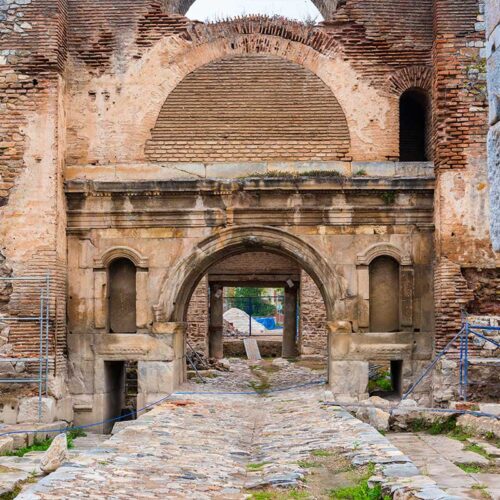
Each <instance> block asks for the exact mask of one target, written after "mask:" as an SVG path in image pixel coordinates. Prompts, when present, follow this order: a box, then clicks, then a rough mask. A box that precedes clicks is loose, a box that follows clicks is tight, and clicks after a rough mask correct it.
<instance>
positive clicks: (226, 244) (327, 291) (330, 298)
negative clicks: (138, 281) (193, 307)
mask: <svg viewBox="0 0 500 500" xmlns="http://www.w3.org/2000/svg"><path fill="white" fill-rule="evenodd" d="M248 251H263V252H270V253H276V254H279V255H282V256H285V257H288V258H290V259H291V260H293V261H294V262H296V263H297V264H298V265H299V266H300V267H301V268H303V269H304V270H305V271H306V272H307V273H308V274H309V275H310V276H311V278H312V279H313V280H314V282H315V283H316V285H317V286H318V288H319V290H320V292H321V295H322V297H323V300H324V303H325V308H326V314H327V320H328V321H334V320H335V319H337V316H338V315H339V313H340V312H341V311H340V307H341V302H342V300H343V298H344V295H345V290H344V285H343V283H342V280H341V278H340V277H339V276H337V274H336V273H335V272H334V270H333V269H332V267H331V266H330V265H329V264H328V262H327V261H326V260H325V258H324V257H323V256H322V255H321V254H319V253H318V252H317V251H316V250H315V249H314V248H313V247H312V246H311V245H309V244H308V243H307V242H305V241H304V240H302V239H301V238H299V237H297V236H295V235H292V234H290V233H288V232H286V231H283V230H281V229H277V228H273V227H267V226H240V227H236V228H228V229H225V230H223V231H220V232H219V233H217V234H216V235H214V236H210V237H209V238H207V239H205V240H203V241H201V242H200V243H199V244H198V245H197V246H196V248H195V249H194V250H193V252H192V253H191V254H190V255H189V256H187V257H186V258H184V259H182V260H181V261H179V262H178V263H177V265H175V266H173V267H172V268H171V269H170V270H169V272H168V273H167V275H166V277H165V278H164V280H163V284H162V287H161V293H160V298H159V302H158V305H157V306H156V307H155V308H154V309H155V320H156V321H157V322H165V321H168V322H174V323H183V322H185V321H186V315H187V310H188V306H189V302H190V299H191V296H192V294H193V292H194V290H195V288H196V286H197V285H198V283H199V282H200V280H201V279H202V278H203V276H204V275H205V274H206V272H207V271H208V269H209V268H210V267H211V266H213V265H215V264H217V263H218V262H221V261H223V260H224V259H226V258H227V257H231V256H233V255H237V254H241V253H245V252H248Z"/></svg>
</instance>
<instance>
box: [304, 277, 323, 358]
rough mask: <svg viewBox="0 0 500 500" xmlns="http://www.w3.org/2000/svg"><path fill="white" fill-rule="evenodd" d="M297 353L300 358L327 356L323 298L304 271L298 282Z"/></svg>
mask: <svg viewBox="0 0 500 500" xmlns="http://www.w3.org/2000/svg"><path fill="white" fill-rule="evenodd" d="M299 328H300V335H299V352H300V354H301V355H302V356H323V357H326V356H328V351H327V349H328V332H327V330H326V310H325V305H324V303H323V297H322V296H321V293H320V291H319V289H318V287H317V286H316V283H314V281H313V279H312V278H311V277H310V276H309V275H308V274H307V273H306V272H304V271H302V273H301V282H300V326H299Z"/></svg>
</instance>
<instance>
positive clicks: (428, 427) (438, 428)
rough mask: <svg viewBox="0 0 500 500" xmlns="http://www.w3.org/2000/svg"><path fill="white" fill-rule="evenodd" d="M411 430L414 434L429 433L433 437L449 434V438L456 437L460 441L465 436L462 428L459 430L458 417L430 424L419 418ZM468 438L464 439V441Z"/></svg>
mask: <svg viewBox="0 0 500 500" xmlns="http://www.w3.org/2000/svg"><path fill="white" fill-rule="evenodd" d="M410 428H411V430H412V432H424V431H425V432H427V433H428V434H432V435H433V436H437V435H438V434H447V435H448V436H449V437H454V438H455V439H458V440H459V441H461V440H462V438H463V437H464V436H465V434H463V432H462V431H461V430H460V428H457V420H456V416H452V417H451V418H449V419H447V420H444V421H437V422H428V421H427V420H425V419H423V418H417V419H415V420H413V421H412V422H411V423H410ZM466 439H467V438H465V439H463V440H464V441H465V440H466Z"/></svg>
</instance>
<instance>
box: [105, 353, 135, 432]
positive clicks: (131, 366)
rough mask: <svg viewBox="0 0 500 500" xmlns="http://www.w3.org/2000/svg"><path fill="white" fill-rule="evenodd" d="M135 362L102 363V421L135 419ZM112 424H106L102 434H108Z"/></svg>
mask: <svg viewBox="0 0 500 500" xmlns="http://www.w3.org/2000/svg"><path fill="white" fill-rule="evenodd" d="M137 392H138V387H137V361H105V362H104V393H105V401H106V406H105V412H104V420H109V419H115V418H117V417H123V418H121V419H120V421H123V420H135V419H136V418H137V414H136V411H137ZM113 425H114V422H106V423H105V424H104V427H103V432H104V433H105V434H108V433H110V432H111V429H112V428H113Z"/></svg>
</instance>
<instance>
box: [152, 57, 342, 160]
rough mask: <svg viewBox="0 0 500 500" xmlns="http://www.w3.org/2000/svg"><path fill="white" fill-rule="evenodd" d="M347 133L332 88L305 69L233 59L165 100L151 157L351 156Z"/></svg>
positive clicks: (270, 60)
mask: <svg viewBox="0 0 500 500" xmlns="http://www.w3.org/2000/svg"><path fill="white" fill-rule="evenodd" d="M349 142H350V141H349V130H348V126H347V121H346V118H345V115H344V112H343V111H342V108H341V107H340V105H339V103H338V101H337V100H336V99H335V97H334V95H333V94H332V92H331V90H330V89H329V88H328V87H327V86H326V85H325V84H324V83H323V82H322V81H321V80H320V79H319V78H318V77H317V76H316V75H314V74H313V73H311V72H310V71H307V70H306V69H305V68H303V67H302V66H299V65H297V64H293V63H291V62H289V61H285V60H283V59H281V58H279V57H276V56H270V55H247V56H234V57H230V58H226V59H222V60H219V61H215V62H213V63H210V64H208V65H206V66H203V67H201V68H200V69H198V70H196V71H194V72H193V73H191V74H190V75H188V76H187V77H186V78H185V79H184V80H183V81H182V82H181V83H180V84H179V85H178V86H177V87H176V88H175V89H174V91H173V92H172V93H171V94H170V96H169V97H168V99H167V100H166V102H165V104H164V105H163V107H162V109H161V111H160V115H159V117H158V121H157V123H156V126H155V127H154V129H153V131H152V138H151V140H150V141H148V143H147V145H146V155H147V157H148V158H149V159H150V160H152V161H162V162H165V161H171V162H188V163H189V162H204V161H210V162H217V161H226V162H227V161H277V160H281V161H311V160H323V161H328V160H349Z"/></svg>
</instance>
